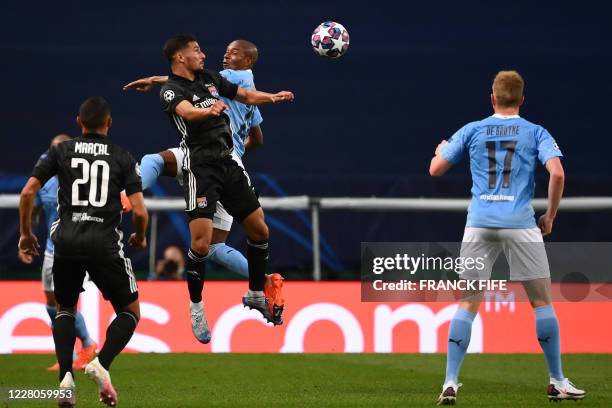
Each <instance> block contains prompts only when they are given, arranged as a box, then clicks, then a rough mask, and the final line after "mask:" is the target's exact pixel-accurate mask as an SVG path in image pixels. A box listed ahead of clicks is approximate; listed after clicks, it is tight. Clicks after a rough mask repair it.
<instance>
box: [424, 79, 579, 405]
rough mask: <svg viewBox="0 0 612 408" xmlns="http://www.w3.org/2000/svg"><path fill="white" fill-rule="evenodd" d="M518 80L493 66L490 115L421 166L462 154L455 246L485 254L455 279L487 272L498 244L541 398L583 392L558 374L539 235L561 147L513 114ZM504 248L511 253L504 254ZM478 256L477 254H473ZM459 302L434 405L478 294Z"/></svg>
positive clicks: (435, 170)
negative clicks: (519, 299)
mask: <svg viewBox="0 0 612 408" xmlns="http://www.w3.org/2000/svg"><path fill="white" fill-rule="evenodd" d="M523 87H524V82H523V79H522V78H521V76H520V74H519V73H518V72H516V71H501V72H499V73H498V74H497V76H496V77H495V80H494V81H493V92H492V94H491V103H492V105H493V110H494V114H493V115H492V116H489V117H487V118H485V119H483V120H480V121H477V122H471V123H468V124H467V125H465V126H464V127H462V128H461V129H459V130H458V131H457V132H456V133H455V134H454V135H453V136H452V137H451V138H450V140H449V141H448V142H446V141H442V142H441V143H440V144H439V145H438V147H437V148H436V152H435V156H434V158H433V159H432V160H431V165H430V168H429V172H430V174H431V175H432V176H442V175H443V174H444V173H446V171H447V170H448V169H450V167H451V166H452V165H453V164H456V163H458V162H459V161H460V160H461V159H462V157H463V156H465V155H468V156H469V158H470V171H471V173H472V191H471V193H472V201H471V203H470V206H469V209H468V216H467V222H466V227H465V232H464V236H463V241H462V242H463V243H462V246H461V255H460V256H461V257H463V258H470V257H471V258H476V257H484V258H486V259H487V262H486V266H485V268H484V270H480V271H475V270H474V271H467V272H465V273H464V274H462V275H461V278H463V279H489V278H490V275H491V269H492V266H493V264H494V263H495V260H496V258H497V257H498V256H499V254H500V253H501V251H502V250H503V251H504V253H505V255H506V258H507V259H508V262H509V264H510V278H511V280H517V281H520V282H521V283H522V284H523V286H524V288H525V290H526V292H527V294H528V296H529V300H530V302H531V304H532V306H533V308H534V311H535V320H536V334H537V338H538V341H539V343H540V346H541V347H542V350H543V352H544V355H545V357H546V362H547V365H548V371H549V374H550V382H549V386H548V398H549V400H555V401H556V400H563V399H572V400H578V399H582V398H584V397H585V395H586V393H585V391H583V390H580V389H578V388H576V387H575V386H574V385H573V384H572V383H571V382H570V381H569V380H568V379H567V378H566V377H565V376H564V374H563V370H562V366H561V350H560V336H559V324H558V321H557V317H556V315H555V311H554V309H553V306H552V299H551V283H550V271H549V266H548V259H547V257H546V251H545V249H544V245H543V239H542V236H543V235H547V234H550V233H551V231H552V226H553V222H554V220H555V217H556V215H557V210H558V208H559V203H560V201H561V196H562V194H563V185H564V178H565V175H564V171H563V166H562V165H561V160H560V158H561V157H562V154H561V150H560V149H559V146H557V143H556V142H555V140H554V139H553V138H552V136H551V135H550V133H548V131H547V130H546V129H544V128H543V127H541V126H539V125H536V124H533V123H531V122H529V121H527V120H525V119H523V118H521V117H520V116H519V109H520V106H521V105H522V104H523V102H524V99H525V98H524V96H523ZM538 162H540V163H542V165H544V166H545V167H546V169H547V170H548V173H549V176H550V178H549V184H548V209H547V211H546V212H545V213H544V215H542V216H541V217H540V218H539V220H538V223H537V224H536V222H535V217H534V210H533V207H532V205H531V200H532V198H533V194H534V187H535V181H534V173H535V168H536V166H537V164H538ZM510 255H512V256H510ZM481 259H483V258H481ZM470 295H471V296H466V297H464V298H463V299H462V300H461V301H460V302H459V308H458V309H457V312H456V314H455V316H454V317H453V319H452V321H451V325H450V328H449V334H448V354H447V365H446V378H445V381H444V385H443V386H442V393H441V394H440V396H439V397H438V405H452V404H454V403H455V400H456V396H457V389H458V387H459V386H460V385H461V384H460V383H459V382H458V375H459V368H460V367H461V363H462V361H463V358H464V356H465V352H466V351H467V349H468V346H469V342H470V336H471V330H472V322H473V321H474V319H475V318H476V316H477V313H478V309H479V306H480V303H481V301H482V293H476V294H474V293H471V294H470Z"/></svg>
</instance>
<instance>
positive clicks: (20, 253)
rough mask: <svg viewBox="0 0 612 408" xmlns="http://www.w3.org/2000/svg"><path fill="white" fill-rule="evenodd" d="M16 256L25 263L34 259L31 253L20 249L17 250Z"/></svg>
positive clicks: (29, 262)
mask: <svg viewBox="0 0 612 408" xmlns="http://www.w3.org/2000/svg"><path fill="white" fill-rule="evenodd" d="M17 258H19V260H20V261H21V262H23V263H24V264H27V265H29V264H31V263H32V261H33V260H34V257H32V255H28V254H26V253H25V251H22V250H21V249H20V250H18V251H17Z"/></svg>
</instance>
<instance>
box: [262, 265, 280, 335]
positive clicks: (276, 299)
mask: <svg viewBox="0 0 612 408" xmlns="http://www.w3.org/2000/svg"><path fill="white" fill-rule="evenodd" d="M283 280H285V278H283V277H282V276H281V274H280V273H272V274H270V275H266V283H265V285H264V294H265V295H266V299H267V301H268V308H269V309H270V313H271V314H272V323H274V325H275V326H278V325H281V324H283V310H284V309H285V298H284V297H283Z"/></svg>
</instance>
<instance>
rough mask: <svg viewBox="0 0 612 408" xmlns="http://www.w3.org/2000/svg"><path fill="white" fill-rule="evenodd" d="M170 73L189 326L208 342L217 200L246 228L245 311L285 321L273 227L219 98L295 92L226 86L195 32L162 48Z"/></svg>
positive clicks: (287, 96) (167, 100)
mask: <svg viewBox="0 0 612 408" xmlns="http://www.w3.org/2000/svg"><path fill="white" fill-rule="evenodd" d="M164 55H165V56H166V58H167V59H168V61H169V62H170V68H171V72H170V75H169V77H168V82H166V83H165V84H164V85H163V86H162V88H161V91H160V99H161V104H162V108H163V110H164V111H165V112H166V113H167V114H168V117H169V118H170V120H171V121H172V123H173V125H174V127H175V128H176V130H177V133H178V135H179V137H180V138H181V143H180V146H181V149H182V150H183V152H184V153H185V158H184V161H183V188H184V191H185V201H186V203H187V214H188V215H189V218H190V222H189V230H190V232H191V248H190V249H189V251H188V256H187V265H186V267H187V277H188V278H187V283H188V287H189V296H190V299H191V305H190V312H191V325H192V330H193V333H194V335H195V336H196V338H197V339H198V340H199V341H200V342H202V343H208V342H209V341H210V329H209V327H208V323H207V322H206V317H205V315H204V308H203V304H202V289H203V284H204V283H203V282H204V262H203V261H204V260H205V259H206V256H207V255H208V249H209V245H210V242H211V238H212V231H213V226H212V218H213V214H214V212H215V209H216V203H217V201H221V202H222V203H223V206H224V207H225V209H226V210H227V212H228V213H229V214H230V215H231V216H233V217H234V219H235V220H236V221H238V222H239V223H240V224H242V226H243V227H244V228H245V230H246V233H247V237H248V240H247V244H248V246H247V260H248V267H249V290H248V292H247V293H246V294H245V296H244V297H243V298H242V302H243V304H244V305H245V306H248V307H250V308H253V309H256V310H258V311H259V312H261V313H262V315H263V316H264V318H265V319H266V320H267V321H268V322H272V323H274V324H281V323H282V308H278V309H277V310H275V309H274V307H273V308H272V312H271V311H270V310H269V307H268V304H267V300H266V297H265V296H264V292H263V290H264V281H265V273H266V268H267V264H268V237H269V232H268V226H267V225H266V223H265V221H264V213H263V210H262V209H261V206H260V204H259V200H258V199H257V197H256V195H255V193H254V191H253V188H252V187H251V182H250V180H249V177H248V174H247V173H246V171H244V169H243V168H241V167H240V166H239V165H238V164H237V163H236V162H235V161H234V160H233V159H232V157H231V152H232V149H233V142H232V131H231V129H230V123H229V121H230V119H229V117H228V115H227V114H225V113H224V111H225V110H226V109H227V105H225V104H224V103H223V102H222V101H221V100H220V99H219V98H220V96H224V97H226V98H229V99H236V100H238V101H239V102H242V103H245V104H249V105H261V104H264V103H277V102H283V101H292V100H293V94H292V93H291V92H287V91H283V92H279V93H276V94H270V93H266V92H259V91H255V90H246V89H244V88H241V87H239V86H237V85H235V84H232V83H230V82H228V81H227V80H226V79H225V78H223V77H222V76H221V75H220V74H219V73H218V72H216V71H212V70H207V69H204V59H205V55H204V53H203V52H202V50H201V49H200V46H199V45H198V42H197V39H196V38H195V37H194V36H193V35H191V34H179V35H176V36H174V37H172V38H170V39H169V40H168V41H166V44H165V45H164Z"/></svg>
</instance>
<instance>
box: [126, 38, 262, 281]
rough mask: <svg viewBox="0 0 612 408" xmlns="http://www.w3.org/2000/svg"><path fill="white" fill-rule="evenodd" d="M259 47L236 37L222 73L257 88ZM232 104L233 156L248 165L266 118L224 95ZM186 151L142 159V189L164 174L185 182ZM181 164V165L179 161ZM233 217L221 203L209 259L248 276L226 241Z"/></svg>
mask: <svg viewBox="0 0 612 408" xmlns="http://www.w3.org/2000/svg"><path fill="white" fill-rule="evenodd" d="M257 58H258V51H257V47H255V45H254V44H253V43H251V42H249V41H246V40H236V41H233V42H231V43H230V44H229V45H228V46H227V50H226V52H225V55H224V57H223V68H224V70H223V71H221V72H220V74H221V75H222V76H223V77H224V78H225V79H227V80H228V81H229V82H232V83H234V84H236V85H239V86H240V87H242V88H245V89H255V82H254V79H253V71H252V68H253V66H254V65H255V63H256V62H257ZM167 80H168V77H167V76H152V77H148V78H143V79H139V80H136V81H133V82H130V83H129V84H127V85H126V86H124V88H123V89H124V90H128V89H135V90H137V91H144V92H146V91H149V90H150V89H151V88H152V87H153V86H155V85H159V84H164V83H165V82H166V81H167ZM221 99H222V100H223V102H224V103H225V104H226V105H227V106H228V107H229V109H227V110H226V113H228V115H229V117H230V126H231V129H232V139H233V143H234V150H233V152H232V157H233V159H234V160H235V161H236V162H238V164H239V165H240V166H241V167H243V168H244V165H243V163H242V157H243V155H244V154H245V153H246V152H249V151H251V150H252V149H253V148H255V147H257V146H259V145H261V144H263V133H262V131H261V127H260V124H261V123H262V121H263V118H262V117H261V114H260V113H259V109H258V108H257V107H256V106H252V105H246V104H244V103H241V102H238V101H235V100H230V99H227V98H223V97H222V98H221ZM183 157H184V154H183V151H182V149H180V148H178V147H177V148H172V149H169V150H165V151H163V152H160V153H154V154H147V155H145V156H144V157H143V158H142V159H141V161H140V171H141V173H142V188H143V189H147V188H149V187H151V186H152V185H153V184H155V182H156V181H157V178H158V177H159V176H161V175H164V176H170V177H176V179H177V180H178V182H179V183H182V179H183V172H182V163H183ZM177 163H178V164H177ZM232 223H233V218H232V216H231V215H229V214H228V213H227V211H225V209H224V208H223V205H222V204H221V203H217V210H216V212H215V214H214V218H213V227H214V228H213V236H212V243H211V245H210V247H209V253H208V256H207V259H210V260H212V261H214V262H216V263H218V264H220V265H222V266H224V267H226V268H227V269H229V270H230V271H232V272H236V273H238V274H239V275H242V276H244V277H248V276H249V270H248V263H247V260H246V258H245V257H244V255H242V253H241V252H240V251H238V250H236V249H234V248H232V247H230V246H228V245H226V244H225V241H226V240H227V237H228V235H229V232H230V230H231V227H232Z"/></svg>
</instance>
